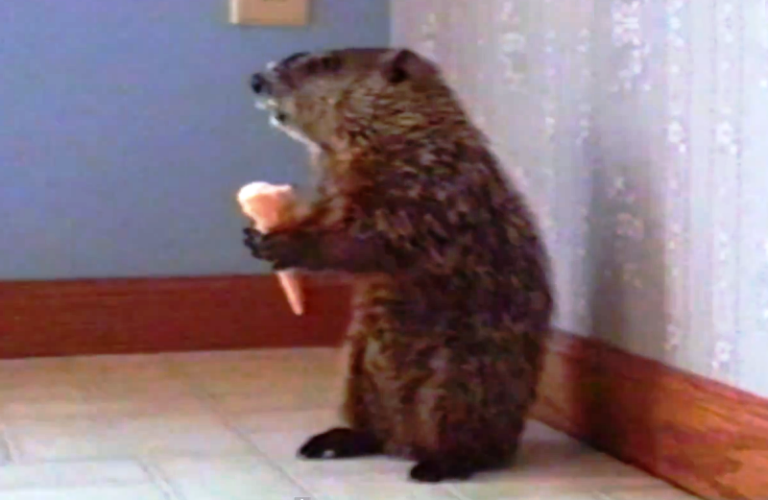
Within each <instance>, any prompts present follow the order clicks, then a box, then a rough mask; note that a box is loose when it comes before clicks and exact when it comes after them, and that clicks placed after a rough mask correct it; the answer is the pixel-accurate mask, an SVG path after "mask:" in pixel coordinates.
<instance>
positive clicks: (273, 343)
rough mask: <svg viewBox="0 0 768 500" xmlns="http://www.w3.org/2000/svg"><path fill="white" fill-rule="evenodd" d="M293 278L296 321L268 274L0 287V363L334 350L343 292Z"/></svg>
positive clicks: (333, 282)
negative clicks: (301, 291) (299, 289)
mask: <svg viewBox="0 0 768 500" xmlns="http://www.w3.org/2000/svg"><path fill="white" fill-rule="evenodd" d="M302 280H303V283H304V285H305V292H306V300H307V309H306V312H305V314H304V315H303V316H295V315H294V314H293V313H292V312H291V310H290V308H289V306H288V303H287V302H286V300H285V296H284V295H283V292H282V290H281V289H280V288H279V285H278V283H277V280H276V278H275V277H274V276H218V277H202V278H146V279H144V278H142V279H103V280H65V281H24V282H21V281H5V282H0V358H18V357H26V356H72V355H79V354H119V353H139V352H142V353H149V352H161V351H191V350H201V349H237V348H257V347H293V346H297V345H307V346H310V345H311V346H322V345H334V344H337V343H338V340H339V339H340V335H341V332H343V331H344V328H345V327H346V325H347V323H348V314H349V307H348V302H349V301H348V299H347V298H346V297H348V293H349V291H348V287H347V286H345V284H344V282H343V280H341V279H337V278H333V277H328V278H325V277H323V278H312V279H309V278H306V277H302Z"/></svg>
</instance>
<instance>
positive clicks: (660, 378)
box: [534, 333, 768, 500]
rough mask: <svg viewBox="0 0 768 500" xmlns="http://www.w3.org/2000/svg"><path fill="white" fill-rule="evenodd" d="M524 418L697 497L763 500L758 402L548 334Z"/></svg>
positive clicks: (767, 436) (763, 427)
mask: <svg viewBox="0 0 768 500" xmlns="http://www.w3.org/2000/svg"><path fill="white" fill-rule="evenodd" d="M546 366H547V368H546V370H545V373H544V379H543V381H542V384H541V397H540V398H539V403H538V405H537V407H536V409H535V411H534V416H535V417H536V418H537V419H539V420H541V421H543V422H545V423H547V424H549V425H551V426H552V427H555V428H557V429H560V430H562V431H564V432H566V433H568V434H570V435H572V436H574V437H576V438H578V439H580V440H582V441H586V442H588V443H590V444H591V445H593V446H594V447H596V448H598V449H600V450H602V451H605V452H606V453H608V454H610V455H613V456H615V457H617V458H619V459H620V460H623V461H625V462H627V463H630V464H632V465H635V466H637V467H639V468H641V469H644V470H646V471H648V472H649V473H651V474H653V475H654V476H657V477H660V478H663V479H665V480H667V481H669V482H671V483H673V484H675V485H677V486H679V487H681V488H683V489H685V490H688V491H689V492H691V493H694V494H696V495H698V496H700V497H702V498H707V499H761V500H764V499H766V498H768V400H766V399H762V398H759V397H757V396H754V395H751V394H748V393H746V392H743V391H740V390H737V389H734V388H732V387H729V386H726V385H724V384H721V383H719V382H715V381H713V380H709V379H706V378H703V377H699V376H696V375H693V374H690V373H686V372H683V371H680V370H677V369H674V368H671V367H669V366H666V365H664V364H662V363H658V362H656V361H652V360H649V359H646V358H643V357H640V356H636V355H634V354H629V353H627V352H625V351H622V350H620V349H617V348H615V347H612V346H609V345H607V344H605V343H603V342H601V341H599V340H596V339H590V338H586V337H580V336H575V335H570V334H566V333H557V334H556V335H555V338H554V339H553V342H552V344H551V346H550V352H549V356H548V360H547V365H546Z"/></svg>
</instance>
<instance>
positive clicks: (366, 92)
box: [251, 48, 453, 147]
mask: <svg viewBox="0 0 768 500" xmlns="http://www.w3.org/2000/svg"><path fill="white" fill-rule="evenodd" d="M251 88H252V89H253V91H254V92H255V93H256V96H257V105H258V107H261V108H264V109H266V110H268V111H269V112H270V114H271V122H272V124H273V125H275V126H277V127H279V128H281V129H283V130H284V131H286V132H287V133H288V134H289V135H291V136H292V137H294V138H295V139H298V140H300V141H302V142H305V143H308V144H310V145H315V146H320V147H324V146H328V145H330V144H331V143H332V142H334V141H338V140H339V139H342V140H343V139H345V138H349V136H352V135H355V136H356V140H360V139H363V140H364V139H366V138H367V139H374V137H375V136H376V135H377V134H378V135H381V134H393V135H394V134H402V133H406V132H407V130H406V129H407V128H409V127H411V128H420V127H421V128H423V127H424V126H425V125H426V126H427V127H429V126H430V124H431V125H434V121H435V113H434V108H435V106H436V105H439V103H441V102H442V103H443V104H444V105H446V104H447V105H450V104H451V103H452V102H453V99H452V97H451V93H450V90H449V89H448V88H447V86H446V85H445V84H444V83H443V79H442V76H441V75H440V72H439V71H438V69H437V68H436V66H435V65H434V64H432V63H431V62H430V61H428V60H426V59H424V58H422V57H420V56H419V55H417V54H416V53H414V52H412V51H410V50H407V49H377V48H372V49H360V48H352V49H341V50H330V51H324V52H316V53H309V52H303V53H297V54H293V55H291V56H289V57H287V58H285V59H283V60H282V61H280V62H277V63H271V64H269V65H268V66H267V68H266V70H265V71H262V72H258V73H256V74H254V75H253V76H252V78H251ZM441 97H442V98H443V99H441Z"/></svg>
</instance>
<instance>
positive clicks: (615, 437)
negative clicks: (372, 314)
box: [0, 276, 768, 499]
mask: <svg viewBox="0 0 768 500" xmlns="http://www.w3.org/2000/svg"><path fill="white" fill-rule="evenodd" d="M304 286H305V290H306V292H307V312H306V315H305V316H302V317H296V316H294V315H293V314H292V313H291V311H290V309H289V308H288V305H287V303H286V301H285V298H284V296H283V294H282V291H281V290H280V288H279V286H278V284H277V281H276V280H275V278H274V277H273V276H229V277H210V278H172V279H152V278H149V279H119V280H112V279H109V280H76V281H54V282H8V281H7V282H0V358H17V357H27V356H54V355H55V356H61V355H79V354H118V353H139V352H162V351H190V350H200V349H239V348H259V347H296V346H332V345H338V343H339V340H340V338H341V333H342V332H343V331H344V328H345V326H346V324H347V323H348V321H349V307H348V303H349V302H348V299H349V290H348V286H347V285H346V284H345V283H344V281H343V280H341V279H336V278H312V279H309V278H305V279H304ZM540 395H541V397H540V399H539V402H538V404H537V406H536V408H535V410H534V416H535V417H536V418H538V419H539V420H542V421H544V422H545V423H547V424H549V425H551V426H553V427H555V428H558V429H560V430H563V431H565V432H567V433H568V434H570V435H572V436H574V437H576V438H578V439H581V440H583V441H587V442H589V443H590V444H592V445H593V446H595V447H597V448H598V449H601V450H603V451H605V452H607V453H609V454H611V455H613V456H615V457H617V458H619V459H621V460H623V461H625V462H628V463H631V464H633V465H636V466H638V467H640V468H642V469H644V470H646V471H648V472H650V473H651V474H653V475H655V476H658V477H661V478H663V479H666V480H668V481H669V482H671V483H673V484H676V485H678V486H680V487H682V488H684V489H686V490H688V491H690V492H692V493H695V494H697V495H699V496H701V497H703V498H708V499H710V498H711V499H721V498H722V499H766V498H768V400H764V399H761V398H758V397H756V396H752V395H750V394H747V393H744V392H742V391H738V390H736V389H733V388H730V387H727V386H724V385H722V384H719V383H717V382H714V381H711V380H708V379H704V378H701V377H697V376H694V375H691V374H688V373H684V372H681V371H679V370H676V369H673V368H670V367H668V366H665V365H663V364H661V363H657V362H654V361H650V360H647V359H644V358H641V357H639V356H635V355H633V354H629V353H627V352H624V351H622V350H620V349H616V348H613V347H610V346H608V345H606V344H604V343H601V342H600V341H598V340H595V339H589V338H585V337H579V336H574V335H569V334H567V333H562V332H558V333H556V335H555V337H554V339H553V342H552V345H551V348H550V352H549V354H548V358H547V364H546V370H545V373H544V378H543V380H542V384H541V390H540Z"/></svg>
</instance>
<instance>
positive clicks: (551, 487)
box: [0, 349, 692, 500]
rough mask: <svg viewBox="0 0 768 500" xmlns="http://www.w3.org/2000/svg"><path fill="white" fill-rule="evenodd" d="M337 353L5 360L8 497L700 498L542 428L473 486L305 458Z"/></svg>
mask: <svg viewBox="0 0 768 500" xmlns="http://www.w3.org/2000/svg"><path fill="white" fill-rule="evenodd" d="M340 354H341V353H340V352H339V351H338V350H337V349H293V350H286V349H282V350H268V351H230V352H205V353H190V354H170V355H150V356H97V357H76V358H49V359H41V360H14V361H0V498H1V499H2V500H64V499H66V500H70V499H77V500H96V499H98V500H156V499H163V500H213V499H215V500H239V499H241V498H242V499H247V500H253V499H264V500H271V499H273V498H274V499H275V500H278V499H280V500H282V499H294V498H298V497H302V496H309V497H311V498H312V500H321V499H334V500H345V499H355V500H358V499H365V500H369V499H373V500H375V499H379V498H381V499H385V498H386V499H390V498H402V499H406V500H407V499H412V500H490V499H494V500H495V499H499V500H503V499H516V500H518V499H520V500H535V499H545V498H547V499H549V498H552V499H559V500H565V499H570V500H598V499H599V500H642V499H645V498H660V499H662V500H683V499H686V498H692V497H688V496H687V495H686V494H684V493H682V492H679V491H677V490H675V489H673V488H671V487H670V486H668V485H666V484H664V483H662V482H661V481H659V480H657V479H654V478H651V477H649V476H648V475H646V474H644V473H642V472H640V471H638V470H636V469H633V468H631V467H629V466H626V465H624V464H621V463H620V462H617V461H616V460H613V459H611V458H609V457H607V456H605V455H602V454H600V453H597V452H595V451H593V450H591V449H590V448H588V447H586V446H584V445H582V444H580V443H578V442H576V441H574V440H572V439H570V438H568V437H566V436H564V435H563V434H561V433H559V432H556V431H554V430H552V429H551V428H549V427H546V426H544V425H541V424H539V423H536V422H531V423H529V425H528V428H527V429H526V434H525V438H524V440H523V445H522V448H521V451H520V458H519V460H518V463H517V464H515V466H514V467H510V468H509V469H508V470H505V471H500V472H495V473H488V474H480V475H478V476H476V477H475V478H473V479H472V480H470V481H467V482H447V483H442V484H439V485H424V484H417V483H414V482H412V481H409V480H408V472H409V470H410V468H411V467H412V466H413V463H412V462H410V461H404V460H396V459H392V458H387V457H371V458H365V459H350V460H301V459H298V458H297V457H296V451H297V450H298V448H299V446H301V444H303V443H304V442H305V441H306V440H307V439H308V438H309V437H311V436H312V435H314V434H316V433H318V432H323V431H324V430H326V429H328V428H329V427H332V426H336V425H339V423H340V418H339V415H338V408H339V404H340V402H341V387H342V374H343V364H342V360H341V359H340ZM6 444H8V445H9V446H10V449H11V452H12V453H11V456H10V457H9V456H8V454H7V447H6ZM133 459H136V460H137V461H134V460H133ZM9 460H11V462H9Z"/></svg>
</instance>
